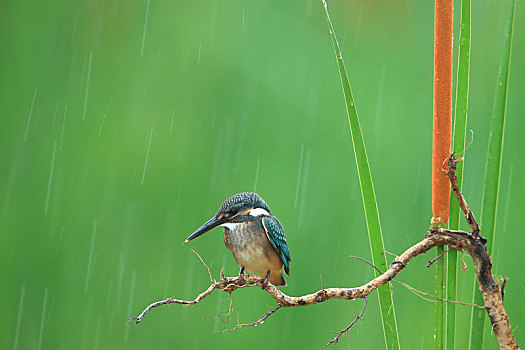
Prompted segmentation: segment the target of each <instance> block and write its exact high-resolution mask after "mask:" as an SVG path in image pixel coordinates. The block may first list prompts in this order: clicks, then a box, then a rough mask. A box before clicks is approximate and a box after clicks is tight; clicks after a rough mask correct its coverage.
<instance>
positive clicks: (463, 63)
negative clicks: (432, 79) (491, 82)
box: [446, 0, 471, 349]
mask: <svg viewBox="0 0 525 350" xmlns="http://www.w3.org/2000/svg"><path fill="white" fill-rule="evenodd" d="M470 7H471V0H462V1H461V18H460V32H459V53H458V72H457V87H456V106H455V108H454V134H453V139H452V150H453V152H454V153H455V154H461V153H462V152H464V150H465V136H466V131H467V110H468V92H469V76H470V44H471V37H470V28H471V24H470V18H471V15H470ZM463 167H464V162H460V163H458V164H457V168H456V174H457V178H458V185H459V189H460V190H461V189H462V183H463ZM451 196H452V197H453V198H451V201H450V223H449V227H450V229H452V230H458V229H459V220H460V218H461V216H462V214H461V210H460V208H459V204H458V202H457V200H456V198H455V196H454V194H451ZM457 271H458V252H457V251H456V250H451V251H450V252H449V253H448V255H447V299H448V300H457ZM446 307H447V317H446V323H447V325H446V334H447V335H446V337H447V339H446V344H447V349H455V348H457V344H456V304H454V303H448V304H447V305H446Z"/></svg>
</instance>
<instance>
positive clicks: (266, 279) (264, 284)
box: [261, 271, 270, 290]
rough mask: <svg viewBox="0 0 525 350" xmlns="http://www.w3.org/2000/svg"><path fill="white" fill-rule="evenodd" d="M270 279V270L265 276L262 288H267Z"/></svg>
mask: <svg viewBox="0 0 525 350" xmlns="http://www.w3.org/2000/svg"><path fill="white" fill-rule="evenodd" d="M269 279H270V271H268V272H267V273H266V277H264V280H263V281H262V283H261V289H263V290H264V289H266V287H268V280H269Z"/></svg>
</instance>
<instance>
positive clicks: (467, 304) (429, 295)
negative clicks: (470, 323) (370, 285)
mask: <svg viewBox="0 0 525 350" xmlns="http://www.w3.org/2000/svg"><path fill="white" fill-rule="evenodd" d="M392 282H396V283H399V284H400V285H402V286H405V287H407V288H408V289H409V290H411V291H412V292H414V293H416V294H420V295H424V296H427V297H430V298H434V299H439V300H443V301H444V302H447V303H452V304H459V305H465V306H474V307H477V308H478V309H486V308H487V307H486V306H479V305H476V304H471V303H464V302H461V301H456V300H448V299H445V298H441V297H438V296H437V295H432V294H429V293H425V292H423V291H421V290H419V289H416V288H414V287H412V286H411V285H409V284H407V283H405V282H401V281H396V280H393V281H392ZM426 300H428V299H426Z"/></svg>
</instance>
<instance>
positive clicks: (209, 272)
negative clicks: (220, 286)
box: [191, 248, 215, 283]
mask: <svg viewBox="0 0 525 350" xmlns="http://www.w3.org/2000/svg"><path fill="white" fill-rule="evenodd" d="M191 251H192V252H194V253H195V255H197V256H198V257H199V259H200V261H201V263H202V264H203V265H204V267H206V270H208V275H209V276H210V281H211V282H212V283H214V282H215V280H214V279H213V277H211V271H210V268H209V267H208V265H206V263H205V262H204V260H202V258H201V256H200V255H199V253H197V252H196V251H195V250H194V249H193V248H192V249H191Z"/></svg>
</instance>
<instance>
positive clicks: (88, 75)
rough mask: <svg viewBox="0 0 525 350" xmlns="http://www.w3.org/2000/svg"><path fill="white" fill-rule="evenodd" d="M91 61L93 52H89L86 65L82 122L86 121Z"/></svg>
mask: <svg viewBox="0 0 525 350" xmlns="http://www.w3.org/2000/svg"><path fill="white" fill-rule="evenodd" d="M92 60H93V51H89V63H88V72H87V79H86V96H85V97H84V111H83V112H82V120H84V119H86V109H87V100H88V93H89V79H90V77H91V61H92Z"/></svg>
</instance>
